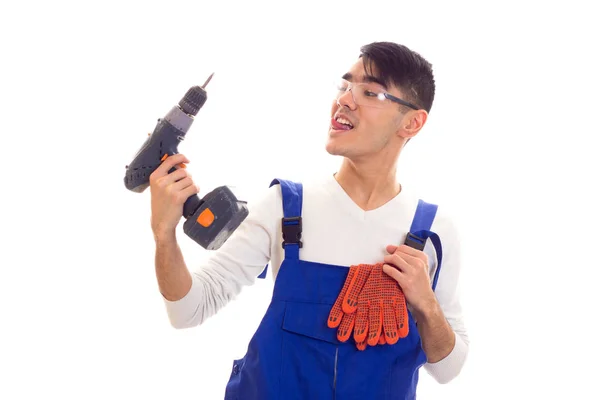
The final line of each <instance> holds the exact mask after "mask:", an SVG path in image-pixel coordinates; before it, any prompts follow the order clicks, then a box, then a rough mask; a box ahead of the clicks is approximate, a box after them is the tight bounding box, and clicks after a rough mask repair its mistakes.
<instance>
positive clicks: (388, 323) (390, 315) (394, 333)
mask: <svg viewBox="0 0 600 400" xmlns="http://www.w3.org/2000/svg"><path fill="white" fill-rule="evenodd" d="M395 305H396V302H395V301H394V299H389V300H386V301H385V302H384V304H383V333H384V334H383V335H381V336H382V337H383V338H384V340H385V342H386V343H387V344H395V343H396V342H397V341H398V339H399V337H398V325H397V323H396V312H395V307H394V306H395Z"/></svg>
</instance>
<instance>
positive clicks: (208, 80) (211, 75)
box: [202, 72, 215, 89]
mask: <svg viewBox="0 0 600 400" xmlns="http://www.w3.org/2000/svg"><path fill="white" fill-rule="evenodd" d="M214 74H215V73H214V72H213V73H212V74H210V76H209V77H208V79H207V80H206V82H204V85H202V89H205V88H206V85H208V82H210V80H211V79H212V77H213V75H214Z"/></svg>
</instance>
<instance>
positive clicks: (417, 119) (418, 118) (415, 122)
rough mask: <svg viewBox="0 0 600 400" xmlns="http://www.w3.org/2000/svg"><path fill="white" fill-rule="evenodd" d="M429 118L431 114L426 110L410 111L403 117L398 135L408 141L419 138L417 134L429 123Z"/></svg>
mask: <svg viewBox="0 0 600 400" xmlns="http://www.w3.org/2000/svg"><path fill="white" fill-rule="evenodd" d="M428 116H429V114H428V113H427V111H425V110H410V111H409V112H407V113H406V114H405V115H404V117H402V121H401V122H400V127H399V128H398V131H397V132H396V133H397V134H398V135H399V136H401V137H403V138H406V139H411V138H413V137H415V136H417V133H419V131H420V130H421V128H423V125H425V122H427V117H428Z"/></svg>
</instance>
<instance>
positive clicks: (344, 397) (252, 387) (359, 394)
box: [225, 179, 441, 400]
mask: <svg viewBox="0 0 600 400" xmlns="http://www.w3.org/2000/svg"><path fill="white" fill-rule="evenodd" d="M274 184H280V185H281V191H282V197H283V211H284V218H283V221H282V224H283V239H284V241H283V243H282V245H283V246H284V249H285V259H284V260H283V262H282V264H281V267H280V270H279V273H278V275H277V278H276V280H275V285H274V290H273V297H272V300H271V303H270V305H269V307H268V309H267V311H266V313H265V315H264V317H263V319H262V321H261V323H260V325H259V327H258V329H257V331H256V332H255V334H254V336H253V337H252V339H251V340H250V343H249V345H248V350H247V353H246V355H245V356H244V357H243V358H242V359H240V360H235V362H234V364H233V370H232V373H231V377H230V379H229V382H228V384H227V388H226V391H225V400H236V399H239V400H254V399H256V400H258V399H260V400H275V399H278V400H279V399H280V400H295V399H299V400H300V399H302V400H321V399H323V400H332V399H341V400H352V399H357V400H371V399H377V400H387V399H414V398H415V396H416V385H417V380H418V371H419V368H420V367H421V366H422V365H423V364H424V363H425V362H426V356H425V353H424V352H423V349H422V347H421V338H420V336H419V333H418V331H417V326H416V324H415V320H414V319H413V317H412V315H411V314H410V312H409V334H408V336H407V337H405V338H403V339H400V340H399V341H398V342H397V343H396V344H395V345H388V344H385V345H377V346H374V347H371V346H367V348H366V350H364V351H359V350H358V349H357V348H356V345H355V343H354V340H353V339H352V337H351V338H350V340H348V341H347V342H346V343H342V342H340V341H339V340H338V339H337V337H336V334H337V329H331V328H328V327H327V318H328V316H329V312H330V310H331V308H332V306H333V304H334V302H335V300H336V298H337V296H338V294H339V292H340V290H341V289H342V286H343V285H344V282H345V280H346V276H347V274H348V271H349V269H348V266H339V265H328V264H321V263H315V262H310V261H303V260H300V259H299V249H300V247H302V243H301V240H300V238H301V235H300V233H301V231H302V222H301V221H302V220H301V210H302V185H301V184H299V183H294V182H289V181H285V180H279V179H275V180H273V182H272V183H271V186H272V185H274ZM436 210H437V206H435V205H432V204H428V203H425V202H423V201H422V200H420V201H419V205H418V207H417V212H416V213H415V217H414V220H413V223H412V226H411V229H410V234H409V236H408V238H407V242H411V243H409V244H410V245H412V246H413V247H416V248H420V249H422V248H423V246H424V244H425V242H426V240H427V239H428V238H430V239H431V240H432V242H433V243H434V246H435V248H436V253H437V258H438V266H441V244H440V241H439V237H438V236H437V235H435V234H434V233H433V232H431V231H429V229H430V227H431V224H432V223H433V219H434V218H435V213H436ZM439 269H440V268H439V267H438V269H437V271H436V274H435V277H434V279H433V288H434V290H435V284H436V283H437V277H438V274H439ZM265 274H266V269H265V271H263V273H262V274H261V276H260V277H261V278H264V276H265Z"/></svg>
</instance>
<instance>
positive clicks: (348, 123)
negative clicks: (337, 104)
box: [336, 117, 353, 126]
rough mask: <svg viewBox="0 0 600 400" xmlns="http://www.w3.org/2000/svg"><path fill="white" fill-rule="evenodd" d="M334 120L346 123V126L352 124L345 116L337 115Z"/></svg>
mask: <svg viewBox="0 0 600 400" xmlns="http://www.w3.org/2000/svg"><path fill="white" fill-rule="evenodd" d="M336 121H337V122H339V123H340V124H344V125H348V126H353V125H352V124H351V123H350V121H348V120H347V119H346V118H342V117H337V119H336Z"/></svg>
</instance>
